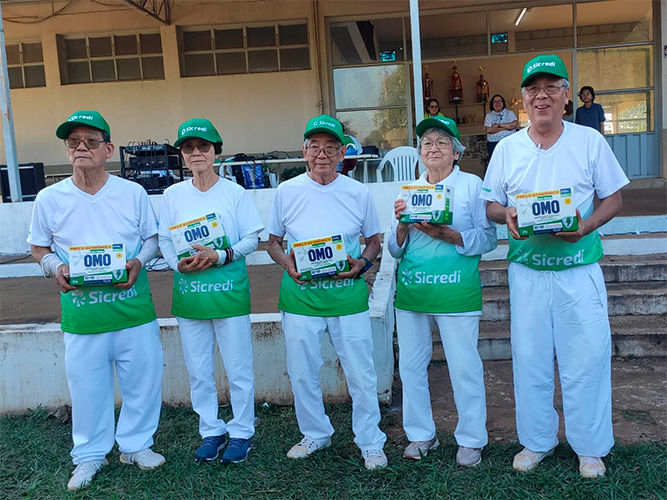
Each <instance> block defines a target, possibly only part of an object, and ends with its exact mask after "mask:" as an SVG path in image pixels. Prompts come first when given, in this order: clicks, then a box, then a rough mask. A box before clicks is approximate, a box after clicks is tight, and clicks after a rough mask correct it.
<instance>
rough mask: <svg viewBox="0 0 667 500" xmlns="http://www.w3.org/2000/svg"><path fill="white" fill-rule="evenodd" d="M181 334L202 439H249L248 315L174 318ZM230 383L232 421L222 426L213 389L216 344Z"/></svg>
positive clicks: (252, 393)
mask: <svg viewBox="0 0 667 500" xmlns="http://www.w3.org/2000/svg"><path fill="white" fill-rule="evenodd" d="M176 319H177V320H178V328H179V330H180V331H181V344H182V346H183V358H185V365H186V366H187V368H188V372H189V373H190V399H191V401H192V408H193V409H194V410H195V412H197V415H199V434H201V437H202V438H205V437H208V436H221V435H223V434H225V433H226V432H229V437H232V438H241V439H249V438H251V437H252V436H253V434H255V379H254V374H253V363H252V342H251V339H250V316H249V315H247V314H246V315H244V316H234V317H232V318H221V319H213V320H210V319H206V320H202V319H186V318H176ZM216 339H217V341H218V347H219V348H220V354H221V355H222V362H223V364H224V365H225V372H226V373H227V380H228V381H229V395H230V400H231V405H232V412H233V413H234V418H232V420H230V421H229V423H228V424H226V425H225V421H224V420H222V419H220V418H218V390H217V388H216V386H215V379H214V377H213V373H214V362H215V341H216Z"/></svg>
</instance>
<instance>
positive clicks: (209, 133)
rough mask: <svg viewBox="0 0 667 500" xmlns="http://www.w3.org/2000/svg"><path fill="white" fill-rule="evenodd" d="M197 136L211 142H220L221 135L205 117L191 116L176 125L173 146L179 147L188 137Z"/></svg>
mask: <svg viewBox="0 0 667 500" xmlns="http://www.w3.org/2000/svg"><path fill="white" fill-rule="evenodd" d="M194 137H197V138H199V139H204V140H205V141H208V142H211V143H213V144H215V143H220V144H222V137H220V134H218V131H217V130H216V129H215V127H214V126H213V124H212V123H211V122H210V121H208V120H207V119H206V118H193V119H192V120H188V121H187V122H184V123H182V124H181V126H180V127H178V139H176V142H174V146H175V147H179V146H180V145H181V144H183V143H184V142H185V141H187V140H188V139H192V138H194Z"/></svg>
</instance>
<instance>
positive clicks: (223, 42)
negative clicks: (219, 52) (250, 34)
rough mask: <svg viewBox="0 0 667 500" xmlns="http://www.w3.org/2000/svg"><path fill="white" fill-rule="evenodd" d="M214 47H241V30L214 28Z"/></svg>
mask: <svg viewBox="0 0 667 500" xmlns="http://www.w3.org/2000/svg"><path fill="white" fill-rule="evenodd" d="M215 48H216V49H242V48H243V30H242V29H241V28H239V29H236V30H215Z"/></svg>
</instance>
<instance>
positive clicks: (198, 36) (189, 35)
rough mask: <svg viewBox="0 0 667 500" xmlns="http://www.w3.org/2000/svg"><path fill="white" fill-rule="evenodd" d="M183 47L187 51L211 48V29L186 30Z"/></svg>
mask: <svg viewBox="0 0 667 500" xmlns="http://www.w3.org/2000/svg"><path fill="white" fill-rule="evenodd" d="M183 49H184V50H185V51H186V52H192V51H194V50H211V32H210V31H185V32H184V33H183Z"/></svg>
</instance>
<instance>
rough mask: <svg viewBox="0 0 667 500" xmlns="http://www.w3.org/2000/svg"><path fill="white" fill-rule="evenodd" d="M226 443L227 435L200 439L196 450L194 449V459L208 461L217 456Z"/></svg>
mask: <svg viewBox="0 0 667 500" xmlns="http://www.w3.org/2000/svg"><path fill="white" fill-rule="evenodd" d="M226 445H227V435H226V434H223V435H222V436H208V437H205V438H204V440H203V441H202V443H201V445H200V446H199V448H197V451H195V460H196V461H197V462H201V461H203V460H206V461H208V462H210V461H211V460H215V459H216V458H218V454H219V453H220V450H222V449H223V448H224V447H225V446H226Z"/></svg>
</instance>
